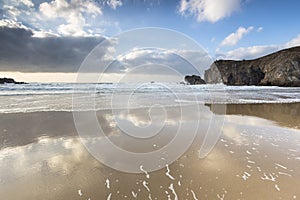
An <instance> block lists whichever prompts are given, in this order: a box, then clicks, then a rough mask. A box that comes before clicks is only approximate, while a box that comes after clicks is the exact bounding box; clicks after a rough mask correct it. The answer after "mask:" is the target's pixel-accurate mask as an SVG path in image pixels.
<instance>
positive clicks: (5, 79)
mask: <svg viewBox="0 0 300 200" xmlns="http://www.w3.org/2000/svg"><path fill="white" fill-rule="evenodd" d="M4 83H13V84H26V83H25V82H18V81H15V80H14V79H12V78H0V84H4Z"/></svg>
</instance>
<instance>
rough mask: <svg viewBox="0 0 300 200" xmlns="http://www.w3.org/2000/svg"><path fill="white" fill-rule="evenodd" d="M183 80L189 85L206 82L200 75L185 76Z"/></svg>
mask: <svg viewBox="0 0 300 200" xmlns="http://www.w3.org/2000/svg"><path fill="white" fill-rule="evenodd" d="M184 80H185V82H187V83H188V84H190V85H200V84H206V83H205V81H204V80H203V79H202V78H201V77H200V76H197V75H192V76H185V77H184Z"/></svg>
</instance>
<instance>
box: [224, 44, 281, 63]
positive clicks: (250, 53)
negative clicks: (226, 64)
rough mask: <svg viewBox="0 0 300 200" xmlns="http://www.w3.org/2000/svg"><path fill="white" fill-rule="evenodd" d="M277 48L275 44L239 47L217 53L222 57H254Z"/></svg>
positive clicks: (237, 58) (234, 58) (235, 58)
mask: <svg viewBox="0 0 300 200" xmlns="http://www.w3.org/2000/svg"><path fill="white" fill-rule="evenodd" d="M277 50H279V48H278V46H277V45H270V46H251V47H241V48H237V49H234V50H231V51H228V52H226V53H225V54H221V55H219V58H222V59H230V60H231V59H233V60H242V59H254V58H258V57H261V56H263V55H267V54H269V53H272V52H274V51H277Z"/></svg>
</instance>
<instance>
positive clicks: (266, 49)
mask: <svg viewBox="0 0 300 200" xmlns="http://www.w3.org/2000/svg"><path fill="white" fill-rule="evenodd" d="M295 46H300V34H299V35H298V36H297V37H295V38H293V39H292V40H290V41H288V42H286V43H284V44H278V45H260V46H251V47H240V48H237V49H234V50H231V51H228V52H226V53H219V50H218V51H217V54H218V55H217V59H233V60H242V59H255V58H258V57H261V56H264V55H267V54H270V53H273V52H275V51H279V50H281V49H285V48H290V47H295Z"/></svg>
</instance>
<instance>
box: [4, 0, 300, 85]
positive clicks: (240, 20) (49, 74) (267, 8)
mask: <svg viewBox="0 0 300 200" xmlns="http://www.w3.org/2000/svg"><path fill="white" fill-rule="evenodd" d="M299 7H300V2H299V1H297V0H287V1H282V0H278V1H274V0H226V1H225V0H48V1H45V0H0V15H1V18H0V44H1V45H0V77H3V76H12V77H13V78H16V79H18V80H20V79H21V80H25V81H29V82H31V81H38V82H64V81H66V82H72V81H74V80H75V79H76V72H77V71H78V70H79V67H80V66H81V65H82V63H83V62H84V60H85V58H86V57H87V56H88V55H89V53H90V52H91V51H92V50H93V49H94V48H95V47H96V46H97V45H98V44H99V43H103V45H102V46H101V48H100V49H98V51H97V53H98V54H97V56H98V58H97V59H98V60H99V61H100V62H102V63H103V62H104V63H106V62H107V61H108V60H109V61H114V62H113V65H112V67H110V70H108V71H107V72H105V79H107V80H108V81H109V80H110V77H117V76H118V75H119V74H124V73H128V71H130V70H131V69H132V67H133V66H137V65H138V66H140V65H143V64H146V65H148V66H146V67H145V68H147V69H149V68H152V70H150V71H149V70H148V71H147V70H146V71H145V72H139V73H140V74H143V73H144V74H145V73H148V74H149V73H150V74H158V75H159V74H161V73H162V72H161V70H160V69H158V68H156V67H153V65H152V66H151V63H152V64H153V63H155V64H157V63H160V64H162V65H165V66H168V65H172V67H173V68H174V69H175V70H177V71H178V72H179V73H180V74H185V73H192V72H193V70H190V69H188V68H189V67H186V65H187V64H186V61H185V59H187V60H188V61H191V63H202V65H204V64H205V67H209V64H207V60H205V61H203V60H200V59H199V54H197V53H195V49H189V47H190V46H188V47H187V46H186V47H185V48H177V49H173V51H170V49H169V50H167V51H163V49H159V50H156V51H149V50H146V49H138V48H137V47H133V49H132V50H131V51H129V52H127V54H126V55H122V56H121V57H119V58H115V57H114V56H115V55H116V52H118V49H116V48H121V47H119V44H120V41H116V40H118V39H120V38H118V36H119V35H122V34H124V33H126V32H128V31H129V32H130V31H131V30H132V29H141V28H147V27H157V28H163V29H167V30H169V31H170V32H171V31H174V32H176V33H174V34H172V33H170V34H171V35H176V34H177V33H179V34H183V35H184V37H186V38H190V40H193V41H194V42H196V43H197V44H198V45H199V46H200V47H201V48H202V49H203V52H205V53H206V54H207V55H208V56H210V58H211V61H213V60H216V59H237V60H241V59H254V58H257V57H260V56H263V55H266V54H269V53H272V52H275V51H278V50H280V49H284V48H289V47H293V46H297V45H300V26H299V19H300V12H299ZM151 36H152V35H151V34H147V33H143V34H142V37H143V38H144V40H148V39H149V38H150V37H151ZM153 37H154V36H153ZM170 37H171V36H170ZM176 37H177V36H176ZM178 37H181V36H178ZM116 38H117V39H116ZM120 40H121V39H120ZM167 40H168V39H166V41H167ZM173 40H174V43H179V41H181V40H180V38H177V39H173ZM121 41H122V40H121ZM162 41H164V39H162ZM141 43H143V42H141ZM171 43H172V42H171ZM162 46H164V45H163V44H162ZM203 52H202V53H203ZM180 56H182V57H183V58H184V59H182V58H181V57H180ZM200 57H201V58H204V57H203V56H200ZM205 59H206V57H205ZM200 65H201V64H199V66H200ZM201 67H202V66H201ZM166 73H170V72H169V71H167V70H166ZM201 73H202V71H201V72H200V74H201ZM134 74H136V73H134Z"/></svg>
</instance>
